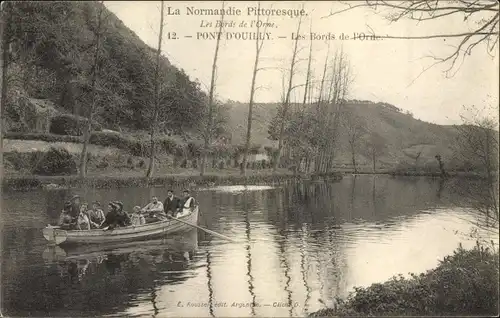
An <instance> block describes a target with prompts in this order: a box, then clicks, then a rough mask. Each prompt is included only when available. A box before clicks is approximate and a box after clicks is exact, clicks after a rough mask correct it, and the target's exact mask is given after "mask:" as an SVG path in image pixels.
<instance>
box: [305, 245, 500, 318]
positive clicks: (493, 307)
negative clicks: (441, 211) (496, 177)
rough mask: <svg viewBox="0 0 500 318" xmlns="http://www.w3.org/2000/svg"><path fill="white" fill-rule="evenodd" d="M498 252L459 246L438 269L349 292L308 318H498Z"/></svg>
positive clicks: (395, 278) (411, 274)
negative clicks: (329, 306) (443, 317)
mask: <svg viewBox="0 0 500 318" xmlns="http://www.w3.org/2000/svg"><path fill="white" fill-rule="evenodd" d="M498 257H499V255H498V250H491V249H489V248H486V247H484V246H482V245H480V244H479V243H477V244H476V246H475V247H474V248H473V249H471V250H466V249H464V248H463V247H462V246H460V247H459V248H458V249H456V250H455V251H454V252H453V254H451V255H449V256H446V257H445V258H444V259H443V260H441V261H440V262H439V265H438V266H437V267H436V268H434V269H431V270H428V271H427V272H425V273H421V274H419V275H417V274H413V273H410V277H409V278H405V277H403V276H402V275H399V276H394V277H392V278H391V279H389V280H387V281H386V282H383V283H375V284H372V285H371V286H369V287H366V288H363V287H355V288H354V291H353V292H351V294H350V295H349V296H347V298H346V299H337V302H336V304H335V305H334V308H326V309H321V310H319V311H317V312H314V313H312V314H310V315H309V317H355V316H461V315H464V313H467V315H471V316H491V317H496V316H497V315H498V296H499V290H498V278H499V277H498V276H499V271H498V269H499V258H498Z"/></svg>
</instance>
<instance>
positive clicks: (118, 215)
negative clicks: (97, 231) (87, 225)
mask: <svg viewBox="0 0 500 318" xmlns="http://www.w3.org/2000/svg"><path fill="white" fill-rule="evenodd" d="M108 209H109V212H108V214H107V215H106V219H105V220H104V223H103V224H102V225H101V228H104V229H106V228H107V229H109V230H112V229H114V228H115V227H123V226H129V225H130V224H131V222H130V217H129V216H128V214H127V213H126V212H125V211H123V204H122V203H121V202H110V203H109V204H108Z"/></svg>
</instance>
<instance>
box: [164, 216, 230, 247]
mask: <svg viewBox="0 0 500 318" xmlns="http://www.w3.org/2000/svg"><path fill="white" fill-rule="evenodd" d="M167 217H168V218H169V219H172V220H175V221H179V222H182V223H184V224H187V225H191V226H192V227H195V228H197V229H200V230H202V231H205V232H207V233H209V234H212V235H214V236H218V237H220V238H223V239H226V240H229V241H231V242H236V241H235V240H233V239H232V238H230V237H227V236H225V235H222V234H219V233H217V232H214V231H211V230H209V229H205V228H203V227H201V226H198V225H196V224H193V223H190V222H187V221H184V220H180V219H178V218H174V217H172V216H170V215H167Z"/></svg>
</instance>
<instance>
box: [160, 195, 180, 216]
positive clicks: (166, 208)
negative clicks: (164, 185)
mask: <svg viewBox="0 0 500 318" xmlns="http://www.w3.org/2000/svg"><path fill="white" fill-rule="evenodd" d="M179 202H180V201H179V198H178V197H177V196H175V195H174V191H173V190H168V191H167V198H166V199H165V202H164V203H163V212H164V213H165V215H170V216H173V217H175V216H176V215H177V212H178V211H179Z"/></svg>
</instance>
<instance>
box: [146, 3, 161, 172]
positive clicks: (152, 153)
mask: <svg viewBox="0 0 500 318" xmlns="http://www.w3.org/2000/svg"><path fill="white" fill-rule="evenodd" d="M163 10H164V2H163V1H162V2H161V9H160V14H161V16H160V34H159V35H158V50H157V51H156V67H155V82H154V92H153V94H154V110H153V121H152V122H151V129H150V131H149V134H150V137H151V139H150V144H151V149H150V155H149V166H148V170H147V172H146V177H147V178H148V179H149V178H151V177H152V176H153V172H154V162H155V155H156V145H155V140H154V137H155V130H156V125H157V121H158V112H159V110H160V56H161V43H162V37H163Z"/></svg>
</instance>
